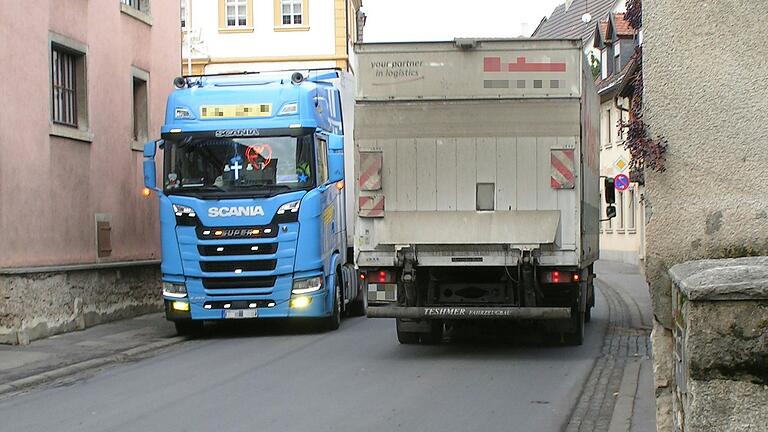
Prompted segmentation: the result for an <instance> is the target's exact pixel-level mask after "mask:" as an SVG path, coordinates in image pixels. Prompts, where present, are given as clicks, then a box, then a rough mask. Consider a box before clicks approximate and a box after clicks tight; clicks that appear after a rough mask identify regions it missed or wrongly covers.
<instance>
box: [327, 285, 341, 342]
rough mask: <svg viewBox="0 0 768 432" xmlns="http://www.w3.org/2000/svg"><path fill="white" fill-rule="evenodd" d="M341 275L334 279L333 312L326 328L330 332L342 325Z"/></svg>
mask: <svg viewBox="0 0 768 432" xmlns="http://www.w3.org/2000/svg"><path fill="white" fill-rule="evenodd" d="M340 276H341V275H339V274H337V275H336V277H334V278H333V279H334V285H335V289H334V290H333V310H332V311H331V316H329V317H328V318H326V322H325V327H326V329H328V330H329V331H333V330H336V329H338V328H339V326H340V325H341V290H342V287H341V283H339V282H340V280H341V279H340Z"/></svg>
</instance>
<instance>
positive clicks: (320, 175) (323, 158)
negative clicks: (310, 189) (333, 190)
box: [317, 138, 328, 186]
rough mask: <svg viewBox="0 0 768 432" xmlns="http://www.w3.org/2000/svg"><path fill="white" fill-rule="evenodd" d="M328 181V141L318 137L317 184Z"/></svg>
mask: <svg viewBox="0 0 768 432" xmlns="http://www.w3.org/2000/svg"><path fill="white" fill-rule="evenodd" d="M327 182H328V143H327V142H326V141H325V140H324V139H322V138H318V139H317V184H318V186H319V185H323V184H325V183H327Z"/></svg>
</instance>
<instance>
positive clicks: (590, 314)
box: [584, 306, 592, 322]
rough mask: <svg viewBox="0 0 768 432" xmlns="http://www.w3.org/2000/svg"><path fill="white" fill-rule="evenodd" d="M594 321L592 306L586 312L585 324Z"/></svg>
mask: <svg viewBox="0 0 768 432" xmlns="http://www.w3.org/2000/svg"><path fill="white" fill-rule="evenodd" d="M590 321H592V306H587V310H585V311H584V322H590Z"/></svg>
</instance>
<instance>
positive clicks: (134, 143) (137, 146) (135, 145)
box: [131, 139, 149, 152]
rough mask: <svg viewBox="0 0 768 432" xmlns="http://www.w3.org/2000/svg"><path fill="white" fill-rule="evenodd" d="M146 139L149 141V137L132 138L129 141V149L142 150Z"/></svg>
mask: <svg viewBox="0 0 768 432" xmlns="http://www.w3.org/2000/svg"><path fill="white" fill-rule="evenodd" d="M147 141H149V139H146V140H144V141H137V140H132V141H131V150H133V151H140V152H144V144H146V142H147Z"/></svg>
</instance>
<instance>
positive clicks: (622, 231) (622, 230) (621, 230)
mask: <svg viewBox="0 0 768 432" xmlns="http://www.w3.org/2000/svg"><path fill="white" fill-rule="evenodd" d="M616 234H624V228H620V229H617V230H616Z"/></svg>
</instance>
